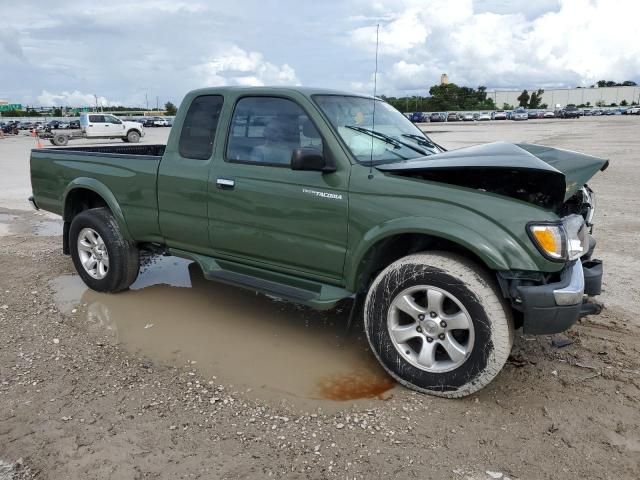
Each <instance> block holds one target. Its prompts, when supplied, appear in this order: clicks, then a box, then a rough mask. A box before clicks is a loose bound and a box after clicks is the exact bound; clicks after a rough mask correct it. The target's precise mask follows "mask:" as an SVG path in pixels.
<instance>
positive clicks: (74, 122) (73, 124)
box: [69, 120, 80, 130]
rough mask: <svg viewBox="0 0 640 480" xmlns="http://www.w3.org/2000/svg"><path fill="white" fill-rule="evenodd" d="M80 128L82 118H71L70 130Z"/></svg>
mask: <svg viewBox="0 0 640 480" xmlns="http://www.w3.org/2000/svg"><path fill="white" fill-rule="evenodd" d="M79 128H80V120H71V121H70V122H69V129H70V130H78V129H79Z"/></svg>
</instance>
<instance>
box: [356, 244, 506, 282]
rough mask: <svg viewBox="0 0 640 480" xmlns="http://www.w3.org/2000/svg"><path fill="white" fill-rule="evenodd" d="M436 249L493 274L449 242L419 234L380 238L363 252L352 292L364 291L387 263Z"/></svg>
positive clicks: (477, 258) (471, 256) (474, 255)
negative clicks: (468, 261) (354, 289)
mask: <svg viewBox="0 0 640 480" xmlns="http://www.w3.org/2000/svg"><path fill="white" fill-rule="evenodd" d="M427 250H439V251H445V252H451V253H456V254H458V255H461V256H463V257H465V258H468V259H469V260H471V261H472V262H474V263H476V264H477V265H478V266H480V267H482V268H484V269H485V270H486V271H487V272H489V273H490V274H491V275H493V272H492V271H491V269H490V268H489V267H488V266H487V265H486V263H485V262H484V261H483V260H482V259H481V258H480V257H478V256H477V255H476V254H475V253H473V252H472V251H471V250H469V249H468V248H465V247H463V246H462V245H459V244H457V243H455V242H452V241H451V240H447V239H445V238H441V237H436V236H433V235H426V234H422V233H403V234H399V235H394V236H391V237H388V238H384V239H382V240H380V241H379V242H377V243H376V244H375V245H373V246H372V247H371V248H370V249H369V251H368V252H367V253H366V255H365V257H364V258H363V260H362V262H361V263H360V267H359V269H358V275H357V277H356V288H357V290H356V292H366V291H367V289H368V288H369V285H370V283H371V282H372V281H373V279H374V278H375V276H376V275H377V274H378V273H379V272H381V271H382V270H384V269H385V268H386V267H387V266H389V265H390V264H391V263H393V262H395V261H396V260H399V259H400V258H402V257H406V256H407V255H411V254H413V253H418V252H424V251H427Z"/></svg>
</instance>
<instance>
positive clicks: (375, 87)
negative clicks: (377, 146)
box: [369, 24, 380, 180]
mask: <svg viewBox="0 0 640 480" xmlns="http://www.w3.org/2000/svg"><path fill="white" fill-rule="evenodd" d="M379 39H380V24H377V25H376V69H375V71H374V72H373V112H372V114H371V130H374V131H375V129H376V91H377V90H378V44H379ZM372 172H373V135H372V136H371V153H370V155H369V180H371V179H372V178H373V173H372Z"/></svg>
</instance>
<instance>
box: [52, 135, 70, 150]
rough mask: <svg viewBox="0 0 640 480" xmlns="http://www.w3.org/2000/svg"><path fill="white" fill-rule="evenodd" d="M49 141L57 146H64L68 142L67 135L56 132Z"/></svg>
mask: <svg viewBox="0 0 640 480" xmlns="http://www.w3.org/2000/svg"><path fill="white" fill-rule="evenodd" d="M51 141H52V142H53V144H54V145H56V146H58V147H64V146H65V145H67V144H68V143H69V137H67V136H66V135H64V134H62V133H56V134H55V135H54V136H53V138H52V139H51Z"/></svg>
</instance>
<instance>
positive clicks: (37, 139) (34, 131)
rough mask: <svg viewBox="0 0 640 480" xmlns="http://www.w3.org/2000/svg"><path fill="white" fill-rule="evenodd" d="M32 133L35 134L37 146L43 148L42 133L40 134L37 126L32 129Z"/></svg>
mask: <svg viewBox="0 0 640 480" xmlns="http://www.w3.org/2000/svg"><path fill="white" fill-rule="evenodd" d="M31 135H33V136H34V137H35V138H36V148H42V143H41V142H40V135H38V133H37V132H36V129H35V128H34V129H33V130H31Z"/></svg>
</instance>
